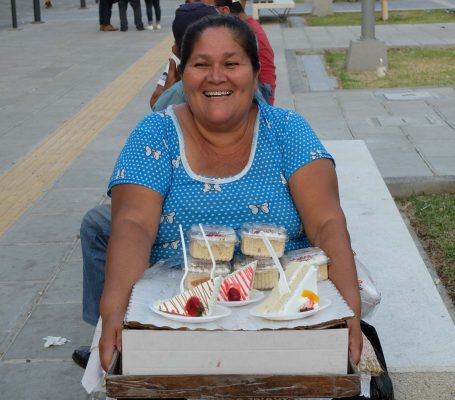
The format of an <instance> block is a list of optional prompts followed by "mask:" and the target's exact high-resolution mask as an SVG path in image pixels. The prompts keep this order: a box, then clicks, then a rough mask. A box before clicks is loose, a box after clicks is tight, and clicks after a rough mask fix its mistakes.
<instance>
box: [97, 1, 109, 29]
mask: <svg viewBox="0 0 455 400" xmlns="http://www.w3.org/2000/svg"><path fill="white" fill-rule="evenodd" d="M111 15H112V0H99V17H100V25H110V24H111Z"/></svg>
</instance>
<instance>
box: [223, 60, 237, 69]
mask: <svg viewBox="0 0 455 400" xmlns="http://www.w3.org/2000/svg"><path fill="white" fill-rule="evenodd" d="M225 65H226V67H227V68H234V67H236V66H237V65H239V63H236V62H233V61H231V62H227V63H226V64H225Z"/></svg>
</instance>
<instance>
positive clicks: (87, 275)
mask: <svg viewBox="0 0 455 400" xmlns="http://www.w3.org/2000/svg"><path fill="white" fill-rule="evenodd" d="M110 235H111V206H110V205H108V204H104V205H101V206H98V207H95V208H92V209H91V210H90V211H89V212H88V213H87V214H85V216H84V218H83V220H82V224H81V247H82V261H83V289H82V290H83V292H82V318H83V319H84V321H85V322H88V323H89V324H91V325H93V326H95V325H96V323H97V322H98V318H99V316H100V310H99V305H100V300H101V294H102V293H103V288H104V273H105V266H106V255H107V244H108V241H109V237H110Z"/></svg>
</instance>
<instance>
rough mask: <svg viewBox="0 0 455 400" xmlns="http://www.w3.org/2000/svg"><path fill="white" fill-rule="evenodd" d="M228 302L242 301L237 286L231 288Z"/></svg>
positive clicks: (228, 293)
mask: <svg viewBox="0 0 455 400" xmlns="http://www.w3.org/2000/svg"><path fill="white" fill-rule="evenodd" d="M227 297H228V301H240V300H241V296H240V291H239V289H237V288H236V287H235V286H231V287H230V288H229V290H228V292H227Z"/></svg>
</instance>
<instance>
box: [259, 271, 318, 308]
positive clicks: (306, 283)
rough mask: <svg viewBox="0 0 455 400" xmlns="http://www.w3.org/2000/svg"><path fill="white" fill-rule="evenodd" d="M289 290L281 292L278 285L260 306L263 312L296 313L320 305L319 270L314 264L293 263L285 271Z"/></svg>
mask: <svg viewBox="0 0 455 400" xmlns="http://www.w3.org/2000/svg"><path fill="white" fill-rule="evenodd" d="M285 276H286V280H287V282H288V285H289V289H290V291H289V292H280V290H279V287H278V285H277V286H276V287H275V288H274V289H273V290H272V292H271V293H270V296H269V297H267V298H266V299H265V300H264V301H263V302H262V303H261V304H259V306H258V311H259V312H260V313H262V314H282V315H288V314H296V313H299V312H305V311H311V310H314V309H316V308H318V307H319V296H318V287H317V270H316V267H314V266H313V265H311V266H299V265H293V266H291V267H289V268H288V269H287V270H286V272H285Z"/></svg>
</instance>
